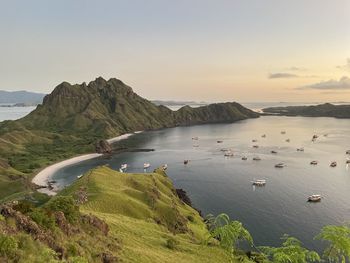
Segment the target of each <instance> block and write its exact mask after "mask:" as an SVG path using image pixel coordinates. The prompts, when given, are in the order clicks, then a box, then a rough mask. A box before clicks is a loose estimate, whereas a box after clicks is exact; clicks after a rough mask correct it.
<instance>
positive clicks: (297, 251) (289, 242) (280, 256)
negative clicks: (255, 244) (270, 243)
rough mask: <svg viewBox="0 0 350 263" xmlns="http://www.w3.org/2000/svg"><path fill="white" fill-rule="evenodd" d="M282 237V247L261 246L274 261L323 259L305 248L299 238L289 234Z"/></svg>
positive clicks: (300, 262)
mask: <svg viewBox="0 0 350 263" xmlns="http://www.w3.org/2000/svg"><path fill="white" fill-rule="evenodd" d="M282 239H283V240H284V242H283V243H282V246H281V247H260V250H261V251H262V252H263V253H265V254H266V256H267V257H268V258H269V259H270V260H271V261H272V262H273V263H309V262H319V261H320V260H321V259H320V256H319V255H318V254H317V253H316V252H315V251H309V250H307V249H306V248H303V247H302V246H301V242H300V241H299V240H298V239H296V238H294V237H290V236H288V235H284V236H283V237H282Z"/></svg>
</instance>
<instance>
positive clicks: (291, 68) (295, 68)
mask: <svg viewBox="0 0 350 263" xmlns="http://www.w3.org/2000/svg"><path fill="white" fill-rule="evenodd" d="M287 70H290V71H305V70H306V69H305V68H299V67H295V66H292V67H289V68H287Z"/></svg>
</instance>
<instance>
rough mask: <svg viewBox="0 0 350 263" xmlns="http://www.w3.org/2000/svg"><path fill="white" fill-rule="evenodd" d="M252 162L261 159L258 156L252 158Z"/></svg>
mask: <svg viewBox="0 0 350 263" xmlns="http://www.w3.org/2000/svg"><path fill="white" fill-rule="evenodd" d="M253 161H261V158H260V157H259V156H256V157H253Z"/></svg>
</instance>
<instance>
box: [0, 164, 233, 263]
mask: <svg viewBox="0 0 350 263" xmlns="http://www.w3.org/2000/svg"><path fill="white" fill-rule="evenodd" d="M70 196H73V197H74V199H75V201H76V202H77V203H79V204H80V214H81V215H80V216H78V215H77V214H76V213H75V212H74V211H72V209H71V208H69V207H68V206H67V205H63V202H57V200H60V199H61V198H69V197H70ZM62 200H63V201H65V200H69V199H62ZM65 202H66V201H65ZM53 204H55V205H53ZM57 207H58V208H60V209H61V210H62V211H64V218H65V219H64V220H63V219H62V218H63V216H62V215H61V216H60V218H61V219H60V220H57V216H56V215H57V213H60V211H59V212H52V211H56V209H57ZM14 208H15V209H17V210H22V211H23V210H25V209H24V208H23V206H22V207H19V206H18V205H17V206H15V207H14ZM45 208H46V210H43V209H45ZM47 208H50V210H49V211H51V212H49V213H48V215H49V214H52V213H54V215H55V217H56V223H53V224H50V225H49V226H50V227H49V229H46V228H45V227H46V226H47V225H48V223H47V222H48V221H47V220H46V221H40V220H38V219H37V218H38V216H33V214H34V215H36V214H37V213H33V211H31V212H28V211H27V212H16V213H17V214H16V213H15V212H12V213H9V212H7V211H8V210H9V209H4V208H2V210H1V209H0V211H2V212H1V213H2V214H3V215H4V218H5V220H6V221H3V223H1V220H0V238H1V233H2V232H4V231H5V232H6V231H7V232H6V233H9V235H8V236H11V237H13V238H14V242H15V243H17V249H15V251H13V254H14V255H12V256H13V258H16V257H17V258H20V259H25V258H26V257H27V258H31V261H30V262H41V261H40V260H41V259H42V258H40V257H43V255H42V254H43V251H53V252H54V253H56V256H52V258H55V257H57V258H61V259H63V260H67V261H68V262H74V261H73V259H74V258H77V257H82V258H85V259H87V260H88V262H140V263H141V262H150V263H151V262H152V263H153V262H161V263H166V262H169V263H170V262H183V263H186V262H188V263H195V262H198V263H199V262H231V261H230V257H229V254H228V252H226V251H225V250H224V249H223V248H221V247H219V246H218V244H217V242H213V241H212V242H210V244H208V243H207V240H208V237H209V233H208V230H207V228H206V225H205V224H204V222H203V220H202V218H201V217H200V216H199V214H198V212H197V211H196V210H194V209H193V208H192V207H190V206H188V205H187V204H185V203H184V202H182V201H181V200H180V199H179V197H178V196H177V194H176V191H175V189H174V187H173V185H172V182H171V181H170V179H169V178H168V177H167V176H166V174H165V173H164V172H162V171H160V170H159V171H157V172H154V173H149V174H127V173H119V172H116V171H114V170H111V169H110V168H108V167H99V168H96V169H93V170H91V171H90V172H88V173H86V174H85V175H84V176H83V177H82V178H81V179H80V180H78V181H76V182H75V183H74V184H73V185H71V186H70V187H68V188H67V189H65V190H64V191H62V192H61V193H60V194H59V196H57V197H53V198H52V199H51V200H49V201H48V202H46V203H45V204H44V205H41V206H40V207H39V208H36V209H42V210H43V211H48V210H47ZM22 213H23V214H22ZM9 214H10V215H9ZM73 215H74V217H73ZM86 216H88V219H89V220H87V219H86ZM95 217H97V218H95ZM30 218H34V219H30ZM39 218H40V217H39ZM49 218H50V216H49ZM73 219H75V221H74V222H75V223H71V222H70V220H73ZM31 220H34V221H35V222H36V223H34V222H31ZM101 220H103V221H101ZM19 221H20V222H25V227H21V225H18V222H19ZM4 222H6V223H4ZM11 222H12V223H11ZM59 222H61V223H59ZM62 222H65V223H64V224H62ZM105 223H106V224H107V225H108V226H106V225H105ZM9 224H10V225H11V224H12V226H13V227H12V228H13V231H12V232H10V231H9V230H8V227H9ZM14 225H15V226H14ZM27 225H30V226H32V227H28V226H27ZM33 225H36V226H35V227H33ZM28 229H31V230H30V231H29V230H28ZM33 229H36V231H34V230H33ZM37 229H39V230H37ZM45 229H46V230H45ZM74 229H75V231H73V230H74ZM37 232H40V233H42V234H41V238H37V241H34V239H35V238H36V237H37ZM52 232H54V233H55V236H56V238H55V241H50V238H49V233H52ZM23 236H26V238H27V239H29V240H27V241H26V244H27V243H30V244H31V246H35V247H36V248H37V249H38V250H39V251H40V253H35V251H31V250H29V249H28V248H26V247H23V245H21V244H22V243H23V240H21V238H23ZM0 252H1V251H0ZM0 254H1V253H0ZM51 255H55V254H53V253H51ZM102 255H108V257H109V258H110V259H113V260H115V261H112V260H111V261H106V260H103V258H102ZM0 261H1V256H0ZM47 261H48V262H51V261H49V260H47ZM20 262H29V261H20ZM77 262H86V261H77Z"/></svg>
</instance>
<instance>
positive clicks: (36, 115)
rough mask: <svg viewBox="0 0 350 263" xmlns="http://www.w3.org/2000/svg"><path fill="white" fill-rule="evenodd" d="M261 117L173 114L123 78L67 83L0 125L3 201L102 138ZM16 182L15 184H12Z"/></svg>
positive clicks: (209, 111) (193, 111)
mask: <svg viewBox="0 0 350 263" xmlns="http://www.w3.org/2000/svg"><path fill="white" fill-rule="evenodd" d="M254 117H258V114H256V113H254V112H252V111H250V110H248V109H246V108H244V107H243V106H241V105H239V104H238V103H218V104H212V105H208V106H203V107H199V108H191V107H188V106H186V107H183V108H182V109H180V110H178V111H171V110H170V109H168V108H166V107H164V106H156V105H155V104H153V103H151V102H150V101H148V100H146V99H144V98H142V97H140V96H138V95H137V94H136V93H135V92H133V90H132V89H131V88H130V87H129V86H127V85H125V84H124V83H123V82H122V81H120V80H118V79H110V80H108V81H107V80H104V79H103V78H97V79H96V80H94V81H91V82H90V83H89V84H86V83H83V84H80V85H78V84H75V85H71V84H69V83H67V82H63V83H61V84H60V85H58V86H57V87H56V88H55V89H54V90H53V92H52V93H51V94H49V95H47V96H45V98H44V101H43V104H42V105H39V106H38V107H37V109H36V110H34V111H32V112H31V113H30V114H28V115H27V116H26V117H24V118H22V119H20V120H16V121H4V122H1V123H0V149H1V151H0V188H4V189H6V191H2V192H0V202H1V200H2V199H4V198H8V197H9V196H10V195H13V194H16V195H17V194H18V193H19V192H21V191H23V192H25V191H26V190H27V189H28V187H27V186H28V185H30V184H28V183H27V182H28V181H29V180H28V178H30V177H31V176H32V175H33V174H34V173H36V172H37V171H38V170H40V169H41V168H43V167H45V166H47V165H50V164H52V163H54V162H56V161H60V160H63V159H66V158H69V157H72V156H75V155H78V154H82V153H89V152H93V151H94V144H95V143H96V142H97V141H98V140H101V139H107V138H111V137H115V136H118V135H121V134H124V133H128V132H133V131H137V130H152V129H159V128H166V127H174V126H179V125H195V124H204V123H218V122H234V121H237V120H242V119H246V118H254ZM12 184H13V185H12Z"/></svg>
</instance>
